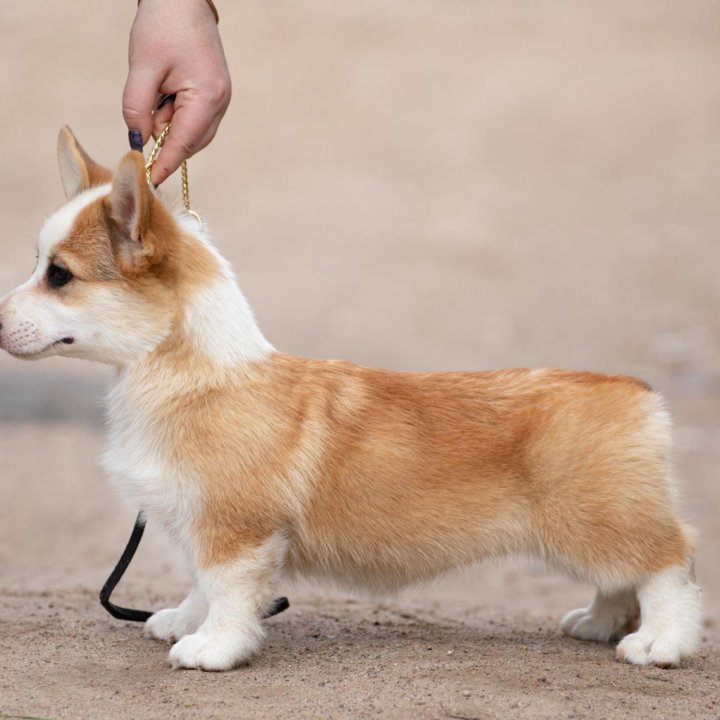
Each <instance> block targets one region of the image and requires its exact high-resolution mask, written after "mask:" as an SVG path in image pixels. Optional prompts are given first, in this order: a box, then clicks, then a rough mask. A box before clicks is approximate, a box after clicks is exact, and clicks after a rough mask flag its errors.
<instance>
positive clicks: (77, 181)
mask: <svg viewBox="0 0 720 720" xmlns="http://www.w3.org/2000/svg"><path fill="white" fill-rule="evenodd" d="M57 155H58V165H59V166H60V179H61V180H62V184H63V189H64V190H65V197H66V198H67V199H68V200H71V199H72V198H74V197H75V196H76V195H77V194H78V193H79V192H82V191H83V190H87V189H88V188H91V187H92V186H93V185H102V184H103V183H106V182H110V178H111V177H112V173H111V172H110V171H109V170H108V169H107V168H105V167H103V166H102V165H98V164H97V163H96V162H95V161H94V160H93V159H92V158H91V157H90V156H89V155H88V154H87V153H86V152H85V151H84V150H83V149H82V146H81V145H80V143H79V142H78V141H77V140H76V139H75V136H74V135H73V134H72V131H71V130H70V128H69V127H68V126H67V125H66V126H65V127H64V128H62V129H61V130H60V134H59V135H58V146H57Z"/></svg>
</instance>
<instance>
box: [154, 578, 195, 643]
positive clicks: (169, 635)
mask: <svg viewBox="0 0 720 720" xmlns="http://www.w3.org/2000/svg"><path fill="white" fill-rule="evenodd" d="M207 613H208V603H207V600H206V599H205V595H204V593H203V591H202V589H201V588H200V586H199V585H198V583H197V580H196V582H195V585H194V586H193V588H192V590H191V591H190V592H189V593H188V596H187V597H186V598H185V599H184V600H183V601H182V602H181V603H180V605H178V607H176V608H166V609H165V610H158V611H157V612H156V613H153V614H152V616H151V617H150V618H149V619H148V620H147V622H146V623H145V635H146V636H147V637H154V638H157V639H158V640H164V641H166V642H177V641H178V640H180V639H181V638H183V637H185V635H189V634H190V633H194V632H195V631H196V630H197V629H198V628H199V627H200V624H201V623H202V622H203V620H205V617H206V616H207Z"/></svg>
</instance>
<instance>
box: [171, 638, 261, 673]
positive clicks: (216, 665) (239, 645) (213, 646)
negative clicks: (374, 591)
mask: <svg viewBox="0 0 720 720" xmlns="http://www.w3.org/2000/svg"><path fill="white" fill-rule="evenodd" d="M261 643H262V636H261V635H257V636H253V635H252V634H243V633H240V632H225V633H223V634H217V635H215V634H213V635H209V634H206V633H203V632H196V633H193V634H192V635H186V636H185V637H184V638H182V639H181V640H179V641H178V642H177V643H175V645H173V647H172V648H171V650H170V655H169V656H168V662H169V663H170V666H171V667H172V668H173V669H174V670H177V669H178V668H197V669H198V670H215V671H219V670H230V669H231V668H234V667H236V666H237V665H241V664H242V663H245V662H247V661H248V660H249V659H250V658H251V657H252V656H253V655H254V654H255V653H256V652H257V650H258V649H259V648H260V645H261Z"/></svg>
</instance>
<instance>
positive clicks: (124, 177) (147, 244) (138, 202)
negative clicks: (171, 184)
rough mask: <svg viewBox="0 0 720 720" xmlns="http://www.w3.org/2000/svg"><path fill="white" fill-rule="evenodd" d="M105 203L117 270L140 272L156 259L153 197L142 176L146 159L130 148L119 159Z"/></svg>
mask: <svg viewBox="0 0 720 720" xmlns="http://www.w3.org/2000/svg"><path fill="white" fill-rule="evenodd" d="M105 202H106V203H107V206H108V208H109V215H110V220H111V238H112V243H113V248H114V250H115V257H116V259H117V262H118V265H119V266H120V269H121V270H122V271H123V272H125V273H127V274H130V275H134V274H137V273H140V272H142V271H143V270H144V269H145V268H147V267H149V266H150V265H153V264H154V263H155V262H156V261H157V260H158V259H159V257H158V256H159V252H158V248H157V245H156V238H155V236H154V234H153V233H151V232H149V226H150V211H151V208H152V204H153V202H154V198H153V196H152V192H151V190H150V187H149V186H148V183H147V179H146V175H145V159H144V158H143V156H142V154H141V153H139V152H137V151H135V150H133V151H131V152H129V153H128V154H127V155H125V157H124V158H123V159H122V160H121V161H120V165H118V168H117V170H116V171H115V174H114V175H113V178H112V189H111V190H110V194H109V195H108V196H107V198H106V200H105Z"/></svg>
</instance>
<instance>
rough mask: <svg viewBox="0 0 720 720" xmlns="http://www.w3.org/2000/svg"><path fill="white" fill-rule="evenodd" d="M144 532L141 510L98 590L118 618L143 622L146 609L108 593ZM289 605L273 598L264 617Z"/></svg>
mask: <svg viewBox="0 0 720 720" xmlns="http://www.w3.org/2000/svg"><path fill="white" fill-rule="evenodd" d="M144 532H145V518H144V517H143V514H142V512H140V513H138V516H137V520H135V527H134V528H133V531H132V534H131V535H130V539H129V540H128V544H127V546H126V547H125V550H123V554H122V555H121V556H120V559H119V560H118V562H117V565H116V566H115V569H114V570H113V571H112V572H111V573H110V577H109V578H108V579H107V581H106V582H105V584H104V585H103V588H102V590H101V591H100V604H101V605H102V606H103V607H104V608H105V609H106V610H107V611H108V612H109V613H110V614H111V615H112V616H113V617H114V618H117V619H118V620H129V621H130V622H145V621H146V620H147V619H148V618H149V617H150V616H151V615H152V613H151V612H148V611H147V610H133V609H131V608H124V607H120V606H119V605H115V604H113V603H111V602H110V595H112V592H113V590H114V589H115V586H116V585H117V584H118V583H119V582H120V579H121V578H122V576H123V575H124V574H125V571H126V570H127V568H128V565H129V564H130V561H131V560H132V559H133V556H134V555H135V551H136V550H137V549H138V545H139V544H140V541H141V540H142V536H143V533H144ZM289 607H290V603H289V602H288V599H287V598H286V597H280V598H276V599H275V600H273V603H272V605H271V606H270V607H269V608H268V609H267V611H266V612H265V615H263V617H264V618H269V617H272V616H273V615H277V614H278V613H281V612H282V611H283V610H287V609H288V608H289Z"/></svg>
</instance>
